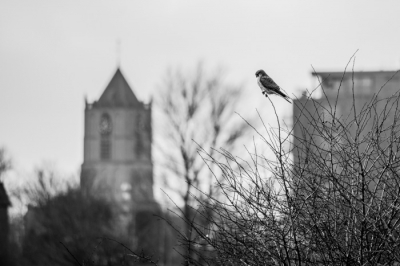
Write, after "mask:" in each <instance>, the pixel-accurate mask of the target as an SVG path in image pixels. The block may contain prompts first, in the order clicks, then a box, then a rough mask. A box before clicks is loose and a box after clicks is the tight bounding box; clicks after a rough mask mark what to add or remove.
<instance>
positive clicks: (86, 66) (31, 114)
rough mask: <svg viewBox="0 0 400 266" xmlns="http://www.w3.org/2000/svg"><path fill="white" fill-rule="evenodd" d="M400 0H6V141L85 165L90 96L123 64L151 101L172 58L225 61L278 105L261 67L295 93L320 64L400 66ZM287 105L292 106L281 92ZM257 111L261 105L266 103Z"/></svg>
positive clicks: (27, 151)
mask: <svg viewBox="0 0 400 266" xmlns="http://www.w3.org/2000/svg"><path fill="white" fill-rule="evenodd" d="M399 11H400V1H366V0H363V1H354V0H353V1H338V0H335V1H320V0H317V1H298V0H295V1H255V0H253V1H233V0H229V1H221V0H218V1H215V0H213V1H167V0H163V1H152V0H146V1H134V0H129V1H116V0H112V1H99V0H96V1H71V0H68V1H55V0H49V1H42V0H40V1H39V0H35V1H32V0H27V1H17V0H10V1H8V0H1V1H0V146H4V147H6V149H7V151H8V154H9V155H10V156H11V157H12V159H13V161H14V167H15V168H16V169H17V170H18V171H21V172H23V171H26V172H29V171H32V170H33V169H34V167H35V166H38V165H40V164H42V162H43V161H50V162H53V163H55V164H56V166H57V168H59V169H60V170H61V171H63V172H67V173H78V170H79V167H80V164H81V163H82V158H83V115H84V96H85V95H87V97H88V99H89V100H90V101H93V100H96V99H98V97H99V96H100V95H101V93H102V91H103V90H104V89H105V87H106V85H107V83H108V82H109V80H110V79H111V77H112V75H113V74H114V72H115V70H116V67H117V61H118V59H117V58H118V56H117V51H116V50H117V40H120V42H121V48H120V50H121V55H120V61H121V63H120V64H121V69H122V72H123V73H124V75H125V77H126V79H127V80H128V82H129V83H130V85H131V87H132V88H133V90H134V92H135V94H136V95H137V96H138V98H139V99H141V100H144V101H148V100H149V99H150V97H151V95H153V94H155V93H156V89H157V88H159V86H161V85H162V84H161V81H162V77H163V75H164V73H165V71H166V69H167V68H168V67H181V68H189V67H193V66H194V65H195V64H196V62H197V61H198V60H203V61H205V63H206V65H207V66H210V67H214V66H217V65H222V66H225V68H226V69H227V71H228V73H229V74H230V75H229V79H230V80H231V82H234V83H235V82H241V83H244V84H245V85H246V94H248V97H249V99H256V100H255V101H257V103H255V104H252V103H250V104H249V101H243V107H244V108H247V105H248V108H249V109H252V108H254V106H260V105H265V104H268V102H265V98H262V97H261V94H260V90H259V88H258V87H257V84H256V80H255V76H254V73H255V72H256V70H258V69H264V70H265V71H266V72H267V73H268V74H269V75H270V76H271V77H272V78H273V79H274V80H275V81H276V82H277V83H278V84H279V85H280V86H281V87H283V88H284V89H285V90H286V91H287V92H288V93H289V94H292V93H298V91H299V89H304V88H310V86H311V84H313V83H312V82H311V76H310V71H311V64H312V65H313V66H314V67H315V68H316V69H317V70H320V71H322V70H324V71H326V70H343V68H344V67H345V65H346V63H347V61H348V60H349V58H350V56H351V55H352V54H353V53H354V52H355V51H356V50H357V49H359V52H358V53H357V59H356V70H394V69H398V68H399V66H400V30H399V26H400V13H399ZM275 99H276V100H275V101H277V102H278V103H279V104H280V105H282V106H283V107H282V106H281V109H282V111H283V112H286V115H287V114H290V111H291V109H290V108H291V107H288V105H287V103H286V102H285V101H283V100H280V99H277V98H275ZM254 114H255V111H254Z"/></svg>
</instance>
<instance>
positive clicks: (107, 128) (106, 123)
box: [100, 114, 112, 134]
mask: <svg viewBox="0 0 400 266" xmlns="http://www.w3.org/2000/svg"><path fill="white" fill-rule="evenodd" d="M111 130H112V126H111V119H110V116H109V115H108V114H103V115H102V116H101V119H100V133H101V134H110V133H111Z"/></svg>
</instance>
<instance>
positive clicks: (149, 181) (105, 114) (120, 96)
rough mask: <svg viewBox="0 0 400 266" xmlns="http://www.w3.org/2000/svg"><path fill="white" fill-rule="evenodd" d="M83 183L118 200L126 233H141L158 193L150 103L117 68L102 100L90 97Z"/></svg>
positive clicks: (115, 203)
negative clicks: (142, 222) (138, 95)
mask: <svg viewBox="0 0 400 266" xmlns="http://www.w3.org/2000/svg"><path fill="white" fill-rule="evenodd" d="M84 130H85V132H84V160H83V164H82V171H81V188H82V189H83V190H84V191H88V192H90V193H92V194H93V195H99V196H101V197H103V198H105V199H106V200H107V201H109V202H110V203H112V204H113V209H114V210H115V214H116V217H118V219H119V223H120V224H119V226H117V227H118V228H119V229H120V230H121V232H120V233H121V234H125V235H126V234H137V233H138V229H137V228H136V224H137V222H136V221H138V220H141V217H142V216H143V215H140V213H149V212H150V213H153V212H158V211H159V205H158V204H157V203H156V201H155V199H154V196H153V163H152V155H151V148H152V126H151V103H149V104H145V103H143V102H141V101H139V100H138V99H137V98H136V96H135V94H134V93H133V91H132V89H131V88H130V86H129V84H128V83H127V81H126V80H125V78H124V76H123V75H122V73H121V71H120V69H117V71H116V72H115V74H114V76H113V77H112V79H111V81H110V82H109V84H108V85H107V87H106V89H105V90H104V92H103V93H102V95H101V97H100V98H99V100H97V101H95V102H93V103H88V102H87V101H85V127H84Z"/></svg>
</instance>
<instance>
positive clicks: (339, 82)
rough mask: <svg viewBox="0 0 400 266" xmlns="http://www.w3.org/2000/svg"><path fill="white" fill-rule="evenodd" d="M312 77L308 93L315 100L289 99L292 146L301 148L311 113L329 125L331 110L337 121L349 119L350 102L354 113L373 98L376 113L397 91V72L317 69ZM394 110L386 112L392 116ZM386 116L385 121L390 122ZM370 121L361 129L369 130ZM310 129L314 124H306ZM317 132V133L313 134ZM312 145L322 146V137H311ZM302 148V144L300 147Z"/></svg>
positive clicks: (399, 87) (399, 78) (399, 83)
mask: <svg viewBox="0 0 400 266" xmlns="http://www.w3.org/2000/svg"><path fill="white" fill-rule="evenodd" d="M312 76H313V77H314V78H315V81H316V82H315V84H317V85H316V86H315V87H318V88H316V89H315V91H314V92H312V96H311V97H313V98H314V100H315V102H313V101H311V100H309V95H304V96H303V97H302V98H300V99H297V100H294V102H293V129H294V132H293V134H294V139H293V146H294V147H302V145H303V144H302V143H301V142H302V140H304V136H305V135H310V134H309V133H310V132H307V134H304V133H305V132H303V131H304V130H305V129H307V127H308V125H310V121H312V119H311V117H312V116H314V117H315V116H321V117H320V118H321V119H320V120H319V121H320V122H324V123H326V125H331V124H330V123H331V122H332V121H330V119H331V116H330V115H328V114H327V113H328V112H331V113H333V112H334V113H335V117H336V118H339V119H341V120H347V121H349V119H352V115H353V111H354V109H353V103H354V106H355V108H356V112H357V113H358V112H360V111H361V110H362V109H363V108H364V107H365V105H366V104H368V103H370V102H371V100H372V99H373V98H374V97H376V98H375V99H376V100H377V101H378V103H377V104H376V107H377V109H376V112H377V113H381V112H382V111H383V110H384V108H385V101H381V102H379V100H382V99H387V98H389V97H391V96H393V95H395V94H396V93H397V94H398V93H399V91H400V73H397V71H357V72H346V73H343V72H333V71H332V72H329V71H328V72H319V73H312ZM393 114H394V112H392V113H390V112H389V113H388V115H389V116H390V115H393ZM390 120H391V119H390V118H389V119H388V120H387V121H390ZM373 122H374V120H373V119H369V120H368V119H366V125H365V127H364V130H365V131H368V130H371V128H372V125H373ZM309 128H310V130H311V128H314V129H315V127H314V126H310V127H309ZM316 135H318V134H316ZM313 141H314V142H315V145H325V144H326V143H324V141H323V140H321V139H320V138H318V137H315V138H314V140H313ZM303 148H306V147H303ZM293 155H294V161H295V164H297V162H299V160H300V159H301V158H299V155H298V153H297V152H296V150H294V154H293Z"/></svg>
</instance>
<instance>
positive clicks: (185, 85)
mask: <svg viewBox="0 0 400 266" xmlns="http://www.w3.org/2000/svg"><path fill="white" fill-rule="evenodd" d="M222 76H223V75H222V71H215V72H214V73H213V74H207V73H206V71H205V70H204V67H203V65H202V64H198V66H197V68H196V69H195V71H194V73H183V72H182V71H179V70H178V71H176V72H173V71H169V72H168V73H167V75H166V78H165V80H164V82H163V86H164V87H163V88H161V89H160V92H159V94H158V100H159V107H160V109H161V112H162V116H161V117H162V120H163V121H164V122H165V123H164V125H163V126H164V128H163V138H162V141H161V143H160V145H159V147H160V148H161V155H162V161H163V162H164V166H165V168H163V169H164V170H165V169H167V170H168V171H169V173H170V174H169V177H168V179H169V180H171V179H172V180H175V181H176V182H177V183H178V184H179V187H175V190H177V191H178V193H179V197H180V199H181V200H182V202H183V206H184V207H183V209H182V213H181V215H182V218H184V219H189V220H193V219H194V218H193V215H194V213H195V211H194V209H193V208H194V207H195V206H194V205H193V202H194V201H193V198H192V197H191V195H192V193H194V194H196V193H195V191H194V189H193V188H201V189H202V191H203V193H204V195H206V196H207V197H208V196H210V197H211V196H214V195H215V189H214V187H213V184H212V175H211V173H210V171H209V170H208V168H207V166H206V165H205V164H204V162H203V161H202V159H201V157H199V156H198V147H199V146H202V147H203V148H204V149H207V150H208V152H209V153H210V154H213V153H214V150H213V149H212V148H211V147H224V148H225V149H227V150H231V149H233V148H234V146H235V144H236V141H237V140H238V139H239V138H240V137H242V136H243V134H244V132H245V130H246V128H247V127H245V124H244V123H241V120H238V121H234V119H233V117H234V116H235V111H236V110H235V108H236V103H237V101H238V99H239V98H240V95H241V90H242V88H241V86H235V85H229V84H226V83H225V82H224V81H223V78H222ZM211 168H213V166H211ZM174 178H175V179H174ZM196 195H197V196H198V197H202V198H204V199H207V197H203V194H196ZM175 199H176V198H175ZM178 201H180V200H178ZM184 231H185V232H184V233H182V235H181V236H182V237H183V238H184V239H186V240H187V241H189V242H190V241H191V240H192V239H193V237H194V235H193V232H192V230H191V226H190V224H186V226H185V230H184ZM193 248H194V247H188V249H187V251H186V255H185V257H186V258H187V259H188V261H189V260H190V258H191V256H192V254H191V252H192V249H193Z"/></svg>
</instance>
